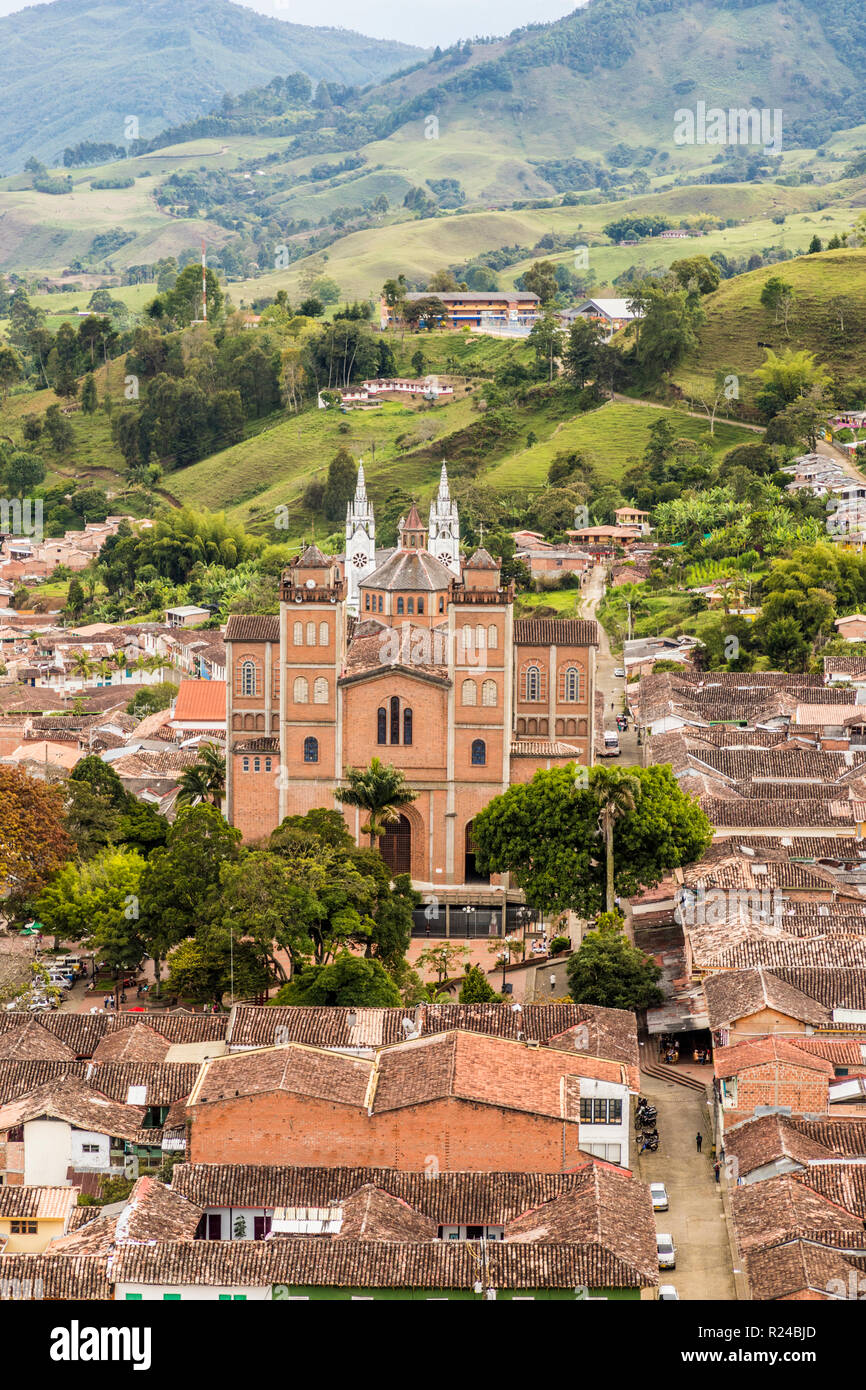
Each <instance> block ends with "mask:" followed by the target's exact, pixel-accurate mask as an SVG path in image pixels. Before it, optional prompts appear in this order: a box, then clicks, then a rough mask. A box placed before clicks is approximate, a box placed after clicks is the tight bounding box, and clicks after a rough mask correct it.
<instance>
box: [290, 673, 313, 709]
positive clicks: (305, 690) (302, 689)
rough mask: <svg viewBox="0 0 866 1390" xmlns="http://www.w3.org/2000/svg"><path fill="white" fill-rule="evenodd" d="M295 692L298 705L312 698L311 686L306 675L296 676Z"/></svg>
mask: <svg viewBox="0 0 866 1390" xmlns="http://www.w3.org/2000/svg"><path fill="white" fill-rule="evenodd" d="M293 693H294V699H295V704H296V705H305V704H306V703H307V701H308V700H309V698H310V687H309V685H308V683H307V678H306V676H295V684H294V687H293Z"/></svg>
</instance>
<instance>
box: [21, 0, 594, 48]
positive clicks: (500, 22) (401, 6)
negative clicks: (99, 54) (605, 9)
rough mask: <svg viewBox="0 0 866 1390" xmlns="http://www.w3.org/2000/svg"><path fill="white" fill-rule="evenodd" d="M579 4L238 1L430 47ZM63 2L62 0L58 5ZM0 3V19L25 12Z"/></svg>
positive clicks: (567, 0) (301, 20)
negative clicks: (2, 16)
mask: <svg viewBox="0 0 866 1390" xmlns="http://www.w3.org/2000/svg"><path fill="white" fill-rule="evenodd" d="M583 2H584V0H409V3H407V0H363V3H362V2H361V0H241V3H243V4H248V5H249V6H250V8H251V9H254V10H258V11H259V12H260V13H261V14H270V15H274V16H275V17H276V18H277V19H287V20H290V21H292V22H293V23H295V24H313V25H334V26H336V27H342V28H344V29H356V30H357V31H358V32H359V33H361V34H372V35H373V36H374V37H375V38H381V39H400V40H401V41H402V42H403V43H415V44H420V45H421V46H422V47H432V46H433V45H434V44H437V43H438V44H441V45H443V46H444V45H445V44H449V43H453V42H454V40H455V39H462V38H471V37H472V36H473V35H474V34H507V33H509V32H510V31H511V30H512V29H517V28H519V27H520V26H521V25H523V24H530V23H542V22H544V21H545V20H550V19H559V18H561V16H562V15H564V14H570V13H571V11H572V10H573V9H575V8H576V7H577V6H578V5H579V4H581V3H583ZM60 3H62V0H60ZM24 8H25V6H24V5H23V4H22V2H21V0H0V15H4V14H13V13H14V12H15V11H17V10H22V9H24Z"/></svg>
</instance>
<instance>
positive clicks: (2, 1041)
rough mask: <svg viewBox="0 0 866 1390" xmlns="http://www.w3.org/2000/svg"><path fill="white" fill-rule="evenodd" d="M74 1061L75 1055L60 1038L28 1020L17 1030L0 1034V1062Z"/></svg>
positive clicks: (12, 1029)
mask: <svg viewBox="0 0 866 1390" xmlns="http://www.w3.org/2000/svg"><path fill="white" fill-rule="evenodd" d="M74 1060H75V1053H74V1052H73V1050H72V1048H71V1047H67V1045H66V1043H64V1042H61V1040H60V1038H58V1037H55V1036H54V1035H53V1034H52V1033H49V1031H48V1029H47V1028H42V1027H41V1026H40V1024H38V1023H37V1022H36V1020H35V1018H30V1019H28V1020H27V1022H26V1023H23V1024H22V1025H21V1026H20V1027H18V1028H11V1029H10V1030H9V1031H8V1032H6V1033H0V1061H19V1062H25V1061H40V1062H51V1061H55V1062H60V1061H70V1062H73V1061H74Z"/></svg>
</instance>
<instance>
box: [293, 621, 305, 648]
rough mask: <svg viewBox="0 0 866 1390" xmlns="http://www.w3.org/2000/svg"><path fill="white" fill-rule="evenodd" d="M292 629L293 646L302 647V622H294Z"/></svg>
mask: <svg viewBox="0 0 866 1390" xmlns="http://www.w3.org/2000/svg"><path fill="white" fill-rule="evenodd" d="M293 631H294V642H295V646H296V647H302V646H303V645H304V624H303V623H295V626H294V629H293Z"/></svg>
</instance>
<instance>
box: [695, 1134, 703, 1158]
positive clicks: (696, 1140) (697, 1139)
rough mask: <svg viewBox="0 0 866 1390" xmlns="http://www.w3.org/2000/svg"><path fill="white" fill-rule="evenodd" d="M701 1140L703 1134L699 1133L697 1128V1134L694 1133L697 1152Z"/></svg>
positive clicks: (699, 1148) (699, 1149)
mask: <svg viewBox="0 0 866 1390" xmlns="http://www.w3.org/2000/svg"><path fill="white" fill-rule="evenodd" d="M703 1142H704V1136H703V1135H702V1134H701V1131H700V1130H698V1132H697V1134H696V1135H695V1144H696V1145H697V1150H698V1153H700V1151H701V1144H703Z"/></svg>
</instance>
